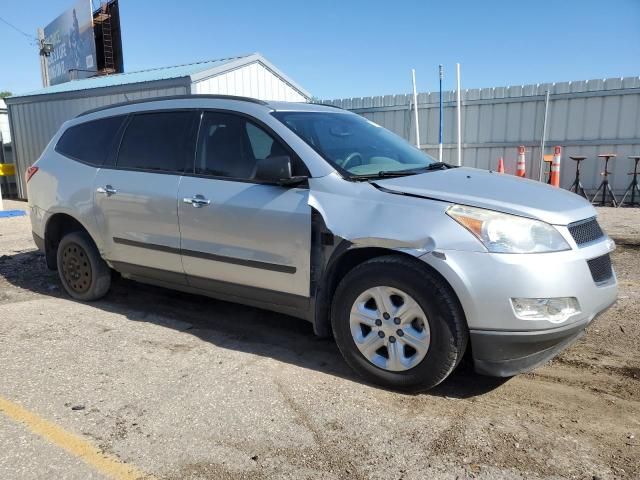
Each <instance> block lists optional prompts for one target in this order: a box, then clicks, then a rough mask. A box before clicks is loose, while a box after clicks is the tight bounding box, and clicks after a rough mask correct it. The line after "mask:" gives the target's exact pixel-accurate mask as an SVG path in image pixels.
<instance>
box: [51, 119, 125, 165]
mask: <svg viewBox="0 0 640 480" xmlns="http://www.w3.org/2000/svg"><path fill="white" fill-rule="evenodd" d="M124 119H125V117H123V116H121V117H110V118H103V119H101V120H94V121H92V122H86V123H82V124H80V125H76V126H74V127H71V128H69V129H67V131H65V132H64V133H63V134H62V137H60V140H59V141H58V144H57V145H56V151H57V152H58V153H61V154H63V155H66V156H67V157H71V158H75V159H77V160H80V161H82V162H86V163H89V164H91V165H98V166H99V165H102V164H103V163H104V162H105V161H106V160H107V157H108V155H109V154H110V152H111V149H112V147H113V144H114V140H115V137H116V134H117V133H118V128H120V125H122V122H123V120H124Z"/></svg>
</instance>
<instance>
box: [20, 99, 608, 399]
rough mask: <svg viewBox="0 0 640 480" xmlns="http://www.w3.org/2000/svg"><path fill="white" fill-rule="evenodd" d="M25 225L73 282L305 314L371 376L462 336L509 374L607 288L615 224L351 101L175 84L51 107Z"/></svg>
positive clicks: (433, 359) (439, 352)
mask: <svg viewBox="0 0 640 480" xmlns="http://www.w3.org/2000/svg"><path fill="white" fill-rule="evenodd" d="M27 177H28V194H29V202H30V207H31V222H32V226H33V236H34V239H35V242H36V244H37V245H38V247H39V248H40V249H41V250H43V251H44V253H45V256H46V261H47V265H48V266H49V268H51V269H56V268H57V270H58V272H59V274H60V280H61V282H62V284H63V286H64V288H65V289H66V291H67V292H68V293H69V295H71V296H72V297H73V298H75V299H78V300H82V301H89V300H96V299H98V298H100V297H102V296H104V295H105V294H106V293H107V291H108V290H109V286H110V283H111V272H112V270H115V271H118V272H120V273H121V274H122V276H123V277H126V278H131V279H134V280H138V281H140V282H144V283H150V284H154V285H160V286H163V287H168V288H173V289H178V290H184V291H188V292H193V293H198V294H203V295H209V296H212V297H215V298H220V299H224V300H231V301H235V302H239V303H244V304H247V305H253V306H257V307H261V308H265V309H269V310H274V311H277V312H282V313H286V314H289V315H293V316H296V317H300V318H303V319H305V320H308V321H309V322H311V323H312V324H313V327H314V331H315V332H316V333H317V334H318V335H321V336H330V335H333V337H334V338H335V340H336V342H337V344H338V347H339V348H340V351H341V352H342V354H343V355H344V358H345V360H346V361H347V363H349V365H351V366H352V367H353V368H354V369H355V370H356V371H357V372H358V373H359V374H361V375H362V376H363V377H365V379H367V380H368V381H371V382H373V383H377V384H380V385H383V386H387V387H392V388H397V389H404V390H414V391H415V390H424V389H427V388H430V387H433V386H435V385H437V384H438V383H440V382H441V381H442V380H444V379H445V378H446V377H447V376H448V375H449V374H450V373H451V372H452V370H453V369H454V368H455V367H456V365H458V363H459V362H460V360H461V359H462V357H463V355H464V354H465V352H467V353H468V354H469V357H470V358H471V359H472V361H473V364H474V366H475V369H476V371H478V372H480V373H483V374H489V375H498V376H510V375H514V374H517V373H519V372H523V371H526V370H530V369H532V368H534V367H536V366H538V365H540V364H542V363H544V362H545V361H547V360H548V359H550V358H551V357H553V356H554V355H556V354H557V353H558V352H560V351H561V350H562V349H564V348H565V347H567V346H568V345H569V344H571V343H572V342H573V341H574V340H576V339H577V338H578V337H579V336H581V335H582V333H583V332H584V329H585V327H586V326H587V325H589V323H590V322H591V321H592V320H593V319H594V318H595V317H596V315H598V314H599V313H601V312H602V311H604V310H605V309H606V308H607V307H609V306H610V305H611V304H612V303H613V302H614V301H615V299H616V295H617V282H616V276H615V274H614V272H613V270H612V267H611V260H610V258H609V253H610V252H611V250H612V249H613V248H614V244H613V242H612V241H611V240H610V239H609V238H608V237H607V236H606V235H605V234H604V233H603V231H602V230H601V229H600V227H599V225H598V223H597V221H596V218H595V217H596V211H595V210H594V209H593V207H592V206H591V205H590V204H589V203H588V202H586V201H585V200H583V199H582V198H580V197H579V196H577V195H574V194H572V193H569V192H567V191H564V190H560V189H555V188H551V187H549V186H547V185H543V184H541V183H538V182H534V181H530V180H525V179H520V178H516V177H512V176H505V175H500V174H496V173H495V172H488V171H483V170H476V169H471V168H457V167H453V166H451V165H448V164H445V163H440V162H436V161H435V160H434V159H432V158H431V157H429V156H428V155H426V154H424V153H423V152H421V151H419V150H418V149H416V148H414V147H412V146H411V145H409V144H408V143H406V142H405V141H404V140H402V139H401V138H400V137H398V136H396V135H394V134H392V133H390V132H389V131H387V130H385V129H384V128H381V127H380V126H378V125H376V124H375V123H373V122H371V121H368V120H366V119H364V118H362V117H360V116H358V115H355V114H353V113H350V112H346V111H343V110H341V109H338V108H333V107H329V106H321V105H313V104H297V103H283V102H269V103H266V102H262V101H259V100H254V99H248V98H240V97H224V96H205V95H197V96H186V97H171V98H163V99H154V100H150V101H142V102H134V103H128V104H123V105H115V106H110V107H107V108H103V109H99V110H94V111H90V112H87V113H84V114H82V115H80V116H79V117H77V118H75V119H73V120H70V121H68V122H66V123H65V124H64V125H63V126H62V128H61V129H60V131H59V132H58V133H57V134H56V135H55V136H54V138H53V139H52V140H51V143H50V144H49V146H48V147H47V148H46V150H45V151H44V153H43V154H42V156H41V157H40V159H39V160H38V161H37V163H36V164H35V165H34V166H33V167H31V168H30V169H29V171H28V173H27Z"/></svg>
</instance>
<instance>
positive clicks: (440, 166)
mask: <svg viewBox="0 0 640 480" xmlns="http://www.w3.org/2000/svg"><path fill="white" fill-rule="evenodd" d="M456 167H457V165H451V164H450V163H445V162H434V163H430V164H429V165H427V166H426V167H422V168H421V169H420V170H422V171H426V172H428V171H431V170H447V169H449V168H456Z"/></svg>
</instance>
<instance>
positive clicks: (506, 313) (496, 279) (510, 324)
mask: <svg viewBox="0 0 640 480" xmlns="http://www.w3.org/2000/svg"><path fill="white" fill-rule="evenodd" d="M611 250H612V244H611V243H610V242H609V241H608V239H606V238H604V239H603V240H602V241H599V242H596V243H594V244H590V245H588V246H585V247H584V248H576V247H574V248H573V249H571V250H568V251H564V252H554V253H545V254H531V255H518V254H513V255H510V254H492V253H486V252H484V253H483V252H467V251H459V250H438V251H437V252H435V254H431V253H429V254H426V255H424V256H422V257H421V259H422V260H423V261H425V262H426V263H428V264H429V265H431V266H432V267H433V268H435V269H436V270H437V271H438V272H440V274H442V276H443V277H445V279H446V280H447V281H448V282H449V284H450V285H451V286H452V287H453V289H454V290H455V292H456V294H457V296H458V298H459V300H460V303H461V305H462V308H463V310H464V312H465V316H466V319H467V325H468V327H469V333H470V339H471V349H472V353H473V358H474V361H475V365H476V370H477V371H478V372H479V373H483V374H489V375H497V376H511V375H515V374H517V373H520V372H523V371H527V370H531V369H533V368H535V367H537V366H539V365H541V364H543V363H545V362H546V361H548V360H549V359H551V358H552V357H554V356H555V355H557V354H558V353H559V352H560V351H562V350H563V349H565V348H566V347H568V346H569V345H570V344H571V343H573V342H574V341H576V340H577V339H578V338H579V337H580V336H581V335H582V334H583V333H584V329H585V328H586V327H587V325H589V323H591V321H592V320H593V319H594V318H595V317H596V316H598V315H600V314H601V313H602V312H604V311H605V310H606V309H607V308H609V307H610V306H611V305H612V304H613V303H614V302H615V301H616V298H617V294H618V285H617V280H616V276H615V273H613V275H612V276H611V278H609V279H608V280H606V281H604V282H599V283H596V282H595V281H594V278H593V276H592V274H591V271H590V269H589V266H588V264H587V261H588V260H590V259H593V258H597V257H600V256H602V255H607V254H609V253H610V252H611ZM554 297H575V298H577V299H578V302H579V304H580V312H579V313H576V314H574V315H572V316H571V317H569V318H568V319H566V320H565V321H563V322H560V323H553V322H550V321H548V320H523V319H520V318H518V317H517V316H516V314H515V312H514V310H513V307H512V305H511V301H510V299H511V298H554Z"/></svg>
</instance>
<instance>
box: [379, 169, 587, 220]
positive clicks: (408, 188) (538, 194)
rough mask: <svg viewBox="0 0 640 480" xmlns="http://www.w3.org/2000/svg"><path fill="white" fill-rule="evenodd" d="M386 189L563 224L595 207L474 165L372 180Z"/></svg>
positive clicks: (567, 194) (565, 193)
mask: <svg viewBox="0 0 640 480" xmlns="http://www.w3.org/2000/svg"><path fill="white" fill-rule="evenodd" d="M372 183H374V184H376V185H378V186H380V187H383V188H385V189H387V190H390V191H391V192H392V193H401V194H402V193H405V194H410V195H416V196H419V197H427V198H433V199H436V200H444V201H447V202H451V203H459V204H463V205H469V206H473V207H480V208H488V209H491V210H497V211H500V212H504V213H512V214H515V215H520V216H524V217H530V218H535V219H538V220H542V221H544V222H548V223H552V224H554V225H567V224H569V223H571V222H575V221H577V220H583V219H585V218H589V217H594V216H595V215H596V210H595V208H593V206H592V205H591V204H590V203H589V202H587V201H586V200H585V199H584V198H582V197H580V196H578V195H575V194H574V193H571V192H569V191H567V190H563V189H560V188H555V187H551V186H549V185H546V184H544V183H541V182H537V181H534V180H528V179H525V178H519V177H514V176H512V175H505V174H500V173H495V172H490V171H487V170H479V169H475V168H466V167H460V168H450V169H448V170H436V171H432V172H426V173H421V174H418V175H409V176H406V177H398V178H388V179H382V180H375V181H373V182H372Z"/></svg>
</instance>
